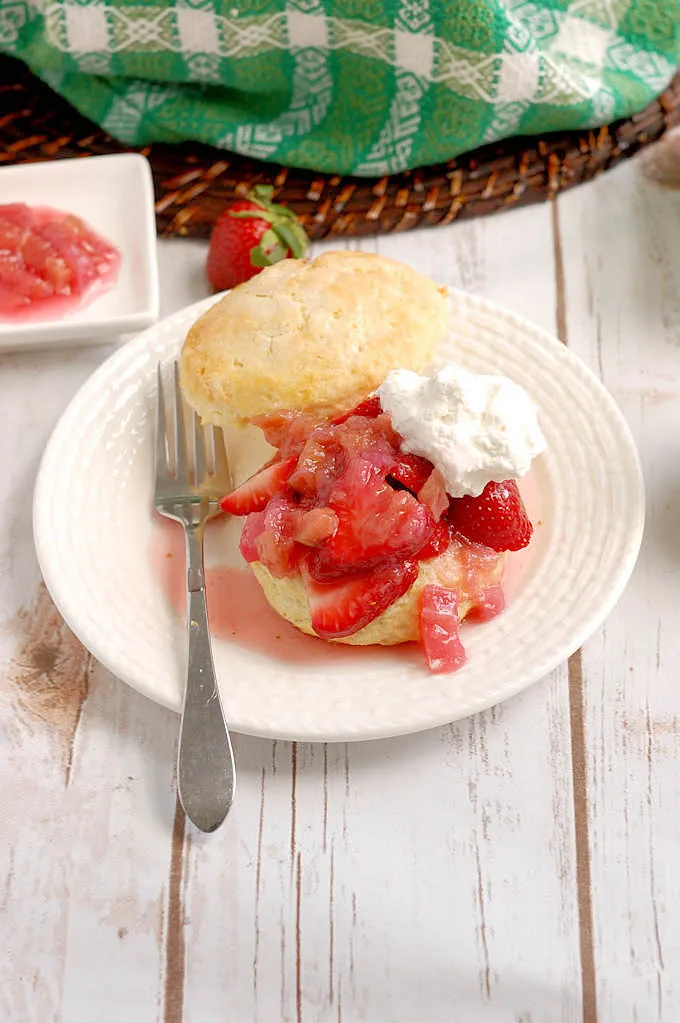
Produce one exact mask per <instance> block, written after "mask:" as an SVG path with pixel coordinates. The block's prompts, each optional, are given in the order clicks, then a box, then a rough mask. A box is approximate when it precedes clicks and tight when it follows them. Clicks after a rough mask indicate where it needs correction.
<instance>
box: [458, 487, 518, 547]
mask: <svg viewBox="0 0 680 1023" xmlns="http://www.w3.org/2000/svg"><path fill="white" fill-rule="evenodd" d="M447 518H448V520H449V522H450V523H451V525H452V526H453V528H454V529H455V530H456V531H457V532H459V533H460V534H461V536H464V537H466V538H467V539H468V540H472V541H473V542H474V543H480V544H483V545H484V546H485V547H491V548H492V549H493V550H494V551H518V550H520V549H521V548H522V547H526V546H527V544H528V543H529V541H530V539H531V534H532V532H533V527H532V525H531V522H530V521H529V516H528V515H527V513H526V508H525V507H524V502H523V501H522V497H521V495H520V492H519V490H518V489H517V484H516V483H515V481H514V480H505V481H504V482H503V483H487V485H486V486H485V487H484V490H483V491H482V493H481V494H480V495H479V497H458V498H454V499H453V500H452V501H451V504H450V506H449V511H448V513H447Z"/></svg>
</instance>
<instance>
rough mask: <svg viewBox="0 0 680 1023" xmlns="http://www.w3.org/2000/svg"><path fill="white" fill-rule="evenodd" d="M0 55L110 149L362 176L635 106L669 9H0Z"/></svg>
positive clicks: (140, 1) (380, 3)
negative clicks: (22, 67) (199, 150)
mask: <svg viewBox="0 0 680 1023" xmlns="http://www.w3.org/2000/svg"><path fill="white" fill-rule="evenodd" d="M0 51H5V52H7V53H10V54H13V55H15V56H18V57H21V58H22V59H23V60H24V61H26V63H27V64H28V65H29V66H30V68H31V69H32V70H33V71H34V72H35V73H36V74H38V75H39V76H40V77H41V78H42V79H44V81H46V82H47V83H48V84H49V85H51V86H52V87H53V88H54V89H55V90H56V91H57V92H59V93H61V95H62V96H64V97H65V98H66V99H68V100H69V101H70V102H71V103H72V104H73V105H74V106H75V107H76V108H77V109H78V110H79V111H81V113H83V114H85V115H86V116H87V117H89V118H91V119H92V120H94V121H96V122H97V123H98V124H100V125H101V126H102V127H103V128H105V129H106V131H108V132H109V133H110V134H111V135H113V136H115V137H116V138H118V139H120V140H122V141H123V142H126V143H129V144H132V145H143V144H146V143H149V142H156V141H163V142H176V141H180V140H186V139H192V140H198V141H201V142H207V143H210V144H212V145H216V146H219V147H221V148H223V149H227V150H232V151H235V152H238V153H242V154H245V155H247V156H252V157H258V158H260V159H263V160H276V161H280V162H282V163H284V164H287V165H289V166H297V167H308V168H312V169H315V170H320V171H329V172H337V173H343V174H345V173H353V174H359V175H365V176H374V175H383V174H388V173H393V172H395V171H400V170H404V169H405V168H408V167H417V166H422V165H426V164H430V163H434V162H438V161H440V160H446V159H449V158H450V157H453V156H456V155H458V154H459V153H462V152H465V151H466V150H470V149H474V148H475V147H477V146H478V145H480V144H482V143H485V142H493V141H495V140H497V139H501V138H504V137H508V136H511V135H520V134H538V133H544V132H547V131H552V130H558V129H567V128H575V127H588V126H596V125H600V124H605V123H608V122H609V121H611V120H613V119H615V118H618V117H623V116H628V115H630V114H631V113H634V112H635V111H637V110H640V109H641V108H642V107H644V106H645V105H646V104H647V103H648V102H649V101H650V100H651V99H652V98H653V97H654V96H656V95H658V93H659V92H661V91H662V90H663V89H664V87H665V86H666V85H667V84H668V82H669V81H670V79H671V78H672V76H673V74H674V71H675V69H676V66H677V65H678V63H680V0H530V2H525V0H0ZM1 115H2V110H1V108H0V116H1Z"/></svg>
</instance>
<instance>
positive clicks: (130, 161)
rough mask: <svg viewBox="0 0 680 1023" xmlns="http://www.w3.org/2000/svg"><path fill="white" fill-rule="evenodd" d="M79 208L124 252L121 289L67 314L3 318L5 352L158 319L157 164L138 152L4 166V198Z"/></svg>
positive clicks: (96, 338)
mask: <svg viewBox="0 0 680 1023" xmlns="http://www.w3.org/2000/svg"><path fill="white" fill-rule="evenodd" d="M14 202H25V203H28V204H29V205H35V206H51V207H53V208H54V209H58V210H63V211H65V212H67V213H73V214H75V215H76V216H77V217H80V218H81V219H82V220H84V221H85V222H86V223H87V225H88V226H89V227H91V228H92V229H93V230H94V231H96V232H97V234H100V235H102V236H103V237H104V238H105V239H106V240H107V241H109V242H111V243H112V244H113V245H115V246H116V248H117V249H118V250H119V251H120V253H121V262H120V269H119V272H118V279H117V281H116V284H115V285H114V287H113V288H110V289H109V291H106V292H104V293H103V294H102V295H100V296H99V297H97V298H95V299H94V300H93V301H92V302H90V303H88V304H87V305H84V306H82V308H80V309H75V310H74V311H73V312H71V313H68V314H67V315H64V316H61V317H60V318H59V319H51V320H37V319H36V320H26V321H3V320H0V351H3V352H10V351H24V350H27V349H37V348H51V347H54V346H66V345H69V346H71V345H80V344H102V343H104V342H106V341H109V340H110V339H111V338H112V337H114V336H116V335H120V334H130V333H133V332H135V331H138V330H143V329H144V328H145V327H148V326H150V325H151V324H152V323H155V322H156V320H157V319H158V265H157V259H156V222H155V217H154V193H153V182H152V178H151V168H150V166H149V162H148V160H146V159H145V158H144V157H143V156H140V155H138V154H137V153H119V154H115V155H112V156H88V157H83V158H82V159H78V160H75V159H74V160H49V161H46V162H45V163H31V164H20V165H16V166H12V167H2V168H0V203H2V204H5V203H14Z"/></svg>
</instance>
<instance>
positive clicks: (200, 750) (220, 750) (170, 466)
mask: <svg viewBox="0 0 680 1023" xmlns="http://www.w3.org/2000/svg"><path fill="white" fill-rule="evenodd" d="M172 397H173V400H172V414H171V416H170V420H169V422H168V418H167V415H166V406H165V398H164V393H163V377H162V373H161V366H160V363H159V364H158V398H157V403H156V479H155V494H154V504H155V506H156V510H157V511H158V512H160V514H161V515H165V516H166V517H167V518H169V519H174V520H175V521H176V522H180V523H181V524H182V526H184V535H185V538H186V565H187V612H186V616H187V665H186V686H185V689H184V702H183V707H182V720H181V723H180V730H179V748H178V752H177V791H178V794H179V799H180V802H181V804H182V807H183V809H184V812H185V813H186V815H187V817H188V818H189V820H190V821H191V822H192V823H193V824H195V826H196V827H197V828H199V829H200V830H201V831H215V830H216V829H217V828H218V827H219V826H220V824H221V823H222V822H223V820H224V819H225V817H226V816H227V814H228V813H229V809H230V807H231V804H232V802H233V799H234V784H235V771H234V754H233V751H232V748H231V740H230V738H229V730H228V728H227V724H226V721H225V718H224V713H223V711H222V703H221V700H220V694H219V690H218V688H217V678H216V675H215V665H214V662H213V655H212V647H211V643H210V632H209V628H208V614H207V609H206V601H205V576H204V572H203V530H204V526H205V523H206V522H207V521H208V519H210V518H212V517H213V516H214V515H216V514H217V512H218V511H219V504H218V502H219V499H220V498H221V497H222V496H223V495H224V494H225V493H227V491H228V490H230V489H231V480H230V472H229V463H228V460H227V452H226V449H225V446H224V438H223V436H222V432H221V430H215V429H214V428H213V427H210V428H209V430H206V429H204V428H203V427H202V425H201V423H200V420H199V418H198V416H197V415H196V413H195V412H191V413H190V420H191V426H190V428H189V429H187V427H186V418H185V416H186V415H187V410H185V407H184V402H183V400H182V395H181V392H180V387H179V371H178V368H177V363H176V362H175V363H174V368H173V387H172ZM206 434H207V435H208V436H210V435H212V437H211V443H210V444H206V441H207V439H208V437H207V436H206Z"/></svg>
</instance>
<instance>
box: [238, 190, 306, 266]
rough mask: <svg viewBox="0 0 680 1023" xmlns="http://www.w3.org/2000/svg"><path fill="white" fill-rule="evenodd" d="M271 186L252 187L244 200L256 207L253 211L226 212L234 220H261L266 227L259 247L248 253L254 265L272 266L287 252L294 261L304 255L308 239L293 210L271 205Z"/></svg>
mask: <svg viewBox="0 0 680 1023" xmlns="http://www.w3.org/2000/svg"><path fill="white" fill-rule="evenodd" d="M273 195H274V188H273V187H272V185H255V187H254V188H252V189H251V190H250V191H249V192H248V193H247V195H246V198H247V199H248V200H249V201H250V202H252V203H254V204H255V206H256V208H254V209H252V210H239V211H238V212H237V211H232V210H229V211H228V212H229V216H231V217H234V218H237V219H245V218H251V219H253V218H254V219H256V220H264V221H266V222H267V223H268V224H269V225H270V228H269V230H267V231H265V233H264V234H263V236H262V239H261V241H260V244H259V245H256V246H255V247H254V248H253V249H251V252H250V262H251V263H252V265H253V266H257V267H265V266H272V265H273V264H274V263H278V262H279V260H281V259H284V258H285V256H287V254H288V253H289V252H290V254H291V256H292V257H293V258H294V259H301V258H302V257H303V256H304V255H305V253H306V252H307V248H308V246H309V238H308V237H307V234H306V232H305V229H304V228H303V226H302V224H301V223H300V221H299V220H298V218H297V217H296V215H295V213H294V212H293V210H291V209H289V208H288V207H287V206H281V205H280V204H278V203H272V201H271V199H272V196H273Z"/></svg>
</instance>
